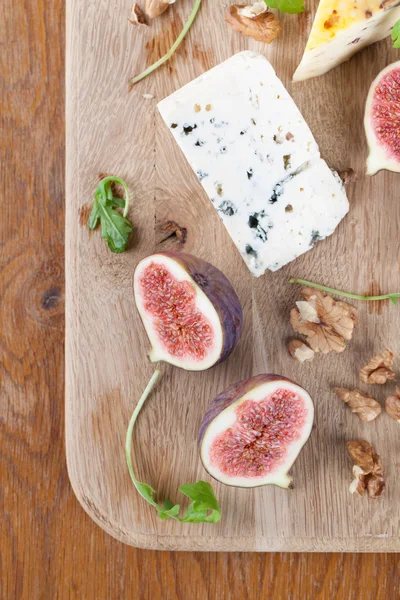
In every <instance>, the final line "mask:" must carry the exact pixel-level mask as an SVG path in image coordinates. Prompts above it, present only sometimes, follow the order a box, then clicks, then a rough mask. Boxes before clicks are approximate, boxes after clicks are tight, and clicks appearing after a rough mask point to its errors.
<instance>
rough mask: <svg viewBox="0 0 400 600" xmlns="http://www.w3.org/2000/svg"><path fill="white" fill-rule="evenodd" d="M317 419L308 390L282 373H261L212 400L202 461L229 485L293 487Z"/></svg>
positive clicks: (203, 435)
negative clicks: (297, 462) (291, 471)
mask: <svg viewBox="0 0 400 600" xmlns="http://www.w3.org/2000/svg"><path fill="white" fill-rule="evenodd" d="M313 420H314V406H313V403H312V400H311V398H310V396H309V394H308V393H307V392H306V390H305V389H303V388H302V387H300V386H299V385H297V384H296V383H294V382H293V381H290V380H289V379H286V378H285V377H282V376H280V375H272V374H265V375H257V376H256V377H252V378H251V379H247V380H246V381H241V382H239V383H236V384H235V385H233V386H231V387H230V388H229V389H227V390H226V391H225V392H222V394H219V396H217V397H216V398H215V400H213V402H211V404H210V406H209V408H208V410H207V412H206V414H205V415H204V419H203V422H202V424H201V428H200V435H199V445H200V456H201V461H202V463H203V465H204V468H205V469H206V471H208V473H209V474H210V475H211V476H212V477H214V479H217V481H220V482H221V483H225V484H226V485H232V486H235V487H246V488H250V487H257V486H261V485H267V484H274V485H278V486H279V487H282V488H288V487H291V486H292V478H291V477H290V475H288V471H289V469H290V467H291V466H292V465H293V463H294V461H295V460H296V458H297V456H298V454H299V452H300V450H301V449H302V447H303V446H304V444H305V443H306V441H307V439H308V437H309V435H310V433H311V429H312V425H313Z"/></svg>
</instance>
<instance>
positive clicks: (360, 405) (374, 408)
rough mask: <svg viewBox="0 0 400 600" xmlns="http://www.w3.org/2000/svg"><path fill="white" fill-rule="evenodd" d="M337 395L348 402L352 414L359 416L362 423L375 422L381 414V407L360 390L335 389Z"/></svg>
mask: <svg viewBox="0 0 400 600" xmlns="http://www.w3.org/2000/svg"><path fill="white" fill-rule="evenodd" d="M333 391H334V392H335V394H336V395H337V396H338V397H339V398H340V399H341V400H343V402H346V403H347V405H348V406H349V407H350V409H351V412H352V413H356V414H358V416H359V417H360V419H361V420H362V421H373V420H374V419H376V417H377V416H378V415H379V413H380V412H381V410H382V409H381V405H380V404H379V402H377V401H376V400H375V399H374V398H372V397H371V396H368V394H363V393H362V392H360V390H347V389H345V388H339V387H335V388H333Z"/></svg>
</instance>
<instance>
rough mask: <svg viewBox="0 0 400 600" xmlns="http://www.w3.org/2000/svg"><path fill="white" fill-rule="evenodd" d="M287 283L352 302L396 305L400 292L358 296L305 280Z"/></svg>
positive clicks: (290, 280) (292, 280)
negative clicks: (390, 303)
mask: <svg viewBox="0 0 400 600" xmlns="http://www.w3.org/2000/svg"><path fill="white" fill-rule="evenodd" d="M289 283H298V284H300V285H306V286H307V287H310V288H314V289H315V290H321V291H322V292H327V293H328V294H336V296H343V297H344V298H352V299H353V300H365V301H367V302H371V301H372V302H374V301H377V300H391V301H392V302H393V304H397V298H400V292H395V293H394V294H382V295H381V296H360V295H359V294H352V293H350V292H342V291H341V290H335V289H334V288H331V287H327V286H326V285H319V284H318V283H312V282H311V281H307V280H306V279H296V278H294V277H293V278H292V279H289Z"/></svg>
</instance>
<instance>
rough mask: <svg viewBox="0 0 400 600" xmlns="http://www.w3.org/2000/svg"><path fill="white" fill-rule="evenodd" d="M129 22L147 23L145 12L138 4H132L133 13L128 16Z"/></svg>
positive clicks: (134, 23)
mask: <svg viewBox="0 0 400 600" xmlns="http://www.w3.org/2000/svg"><path fill="white" fill-rule="evenodd" d="M128 21H129V23H131V24H132V25H146V26H147V23H146V19H145V18H144V13H143V11H142V9H141V8H140V6H139V5H138V4H136V3H135V4H132V8H131V15H130V17H129V18H128Z"/></svg>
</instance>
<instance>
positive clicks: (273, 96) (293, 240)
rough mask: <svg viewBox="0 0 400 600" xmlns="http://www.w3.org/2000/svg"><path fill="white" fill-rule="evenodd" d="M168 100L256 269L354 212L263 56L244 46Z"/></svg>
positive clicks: (175, 123) (301, 247)
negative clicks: (348, 213)
mask: <svg viewBox="0 0 400 600" xmlns="http://www.w3.org/2000/svg"><path fill="white" fill-rule="evenodd" d="M158 107H159V110H160V113H161V115H162V117H163V119H164V121H165V123H166V124H167V126H168V127H169V129H170V131H171V133H172V134H173V136H174V138H175V140H176V141H177V143H178V144H179V146H180V148H181V149H182V150H183V152H184V154H185V156H186V159H187V160H188V161H189V163H190V165H191V166H192V168H193V170H194V171H195V173H196V175H197V177H198V179H199V180H200V182H201V184H202V186H203V188H204V189H205V191H206V192H207V195H208V196H209V198H210V200H211V202H212V203H213V205H214V207H215V209H216V210H217V212H218V213H219V215H220V217H221V219H222V221H223V222H224V224H225V226H226V228H227V230H228V232H229V234H230V236H231V238H232V240H233V241H234V243H235V245H236V247H237V248H238V250H239V252H240V254H241V255H242V257H243V259H244V260H245V262H246V264H247V266H248V268H249V269H250V271H251V272H252V273H253V274H254V275H256V276H259V275H262V274H263V273H264V272H265V270H266V269H270V270H272V271H275V270H277V269H279V268H280V267H282V266H283V265H284V264H286V263H287V262H290V261H291V260H293V259H294V258H296V257H297V256H299V255H300V254H303V253H304V252H306V251H307V250H309V249H310V248H312V246H313V245H314V243H315V242H316V241H317V240H319V239H322V238H324V237H326V236H327V235H330V234H331V233H332V232H333V231H334V229H335V227H336V226H337V224H338V223H339V222H340V220H341V219H342V218H343V216H344V215H345V214H346V213H347V211H348V201H347V198H346V194H345V192H344V190H343V187H342V185H341V183H340V181H339V180H338V178H337V177H335V176H334V175H333V173H332V172H331V170H330V169H329V167H328V166H327V165H326V163H325V162H324V161H323V160H322V159H321V158H320V154H319V150H318V146H317V143H316V141H315V140H314V137H313V135H312V133H311V131H310V129H309V127H308V125H307V123H306V122H305V121H304V119H303V117H302V116H301V114H300V112H299V110H298V108H297V107H296V105H295V103H294V102H293V100H292V98H291V97H290V95H289V94H288V92H287V91H286V89H285V88H284V86H283V84H282V82H281V81H280V80H279V79H278V78H277V77H276V75H275V72H274V70H273V68H272V66H271V65H270V64H269V62H268V61H267V60H266V59H265V58H264V57H263V56H261V55H260V54H256V53H252V52H241V53H239V54H236V55H235V56H233V57H232V58H230V59H229V60H227V61H226V62H225V63H222V64H220V65H218V66H217V67H215V68H214V69H212V70H211V71H208V72H207V73H205V74H204V75H202V76H201V77H199V78H198V79H196V80H194V81H192V82H191V83H189V84H188V85H186V86H185V87H183V88H182V89H180V90H178V91H177V92H175V93H174V94H172V95H171V96H170V97H168V98H166V99H165V100H163V101H162V102H160V103H159V105H158Z"/></svg>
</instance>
